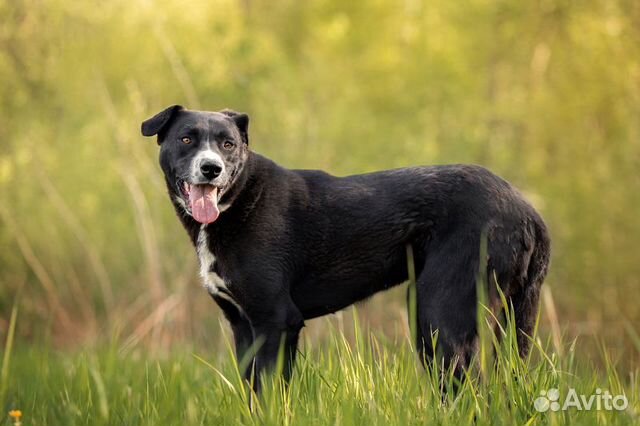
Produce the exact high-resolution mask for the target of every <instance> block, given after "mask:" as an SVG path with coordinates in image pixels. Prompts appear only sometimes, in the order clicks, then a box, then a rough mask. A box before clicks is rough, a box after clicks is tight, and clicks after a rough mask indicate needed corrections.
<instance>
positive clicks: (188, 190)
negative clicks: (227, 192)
mask: <svg viewBox="0 0 640 426" xmlns="http://www.w3.org/2000/svg"><path fill="white" fill-rule="evenodd" d="M180 189H181V190H182V195H183V196H184V197H185V199H186V201H187V203H188V210H187V212H188V213H190V214H191V216H193V218H194V219H195V220H196V221H198V222H200V223H202V224H209V223H213V222H215V221H216V219H218V216H219V215H220V210H219V209H218V201H219V200H220V196H219V194H220V190H219V189H218V187H217V186H214V185H209V184H190V183H188V182H182V183H181V185H180Z"/></svg>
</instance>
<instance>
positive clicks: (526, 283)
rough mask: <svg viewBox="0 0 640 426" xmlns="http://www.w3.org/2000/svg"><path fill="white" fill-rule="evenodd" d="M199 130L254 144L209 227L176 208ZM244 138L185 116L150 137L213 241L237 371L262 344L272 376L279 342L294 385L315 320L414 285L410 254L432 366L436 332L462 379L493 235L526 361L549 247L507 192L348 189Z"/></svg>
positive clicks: (404, 176) (236, 128) (475, 177)
mask: <svg viewBox="0 0 640 426" xmlns="http://www.w3.org/2000/svg"><path fill="white" fill-rule="evenodd" d="M225 117H227V119H226V121H225ZM193 128H197V130H198V132H200V133H198V134H200V135H202V134H207V135H210V136H211V138H213V135H216V134H218V133H220V132H223V131H224V132H227V133H228V134H230V135H233V137H234V138H236V139H237V140H238V142H243V143H242V144H240V146H238V147H237V148H236V150H235V152H234V153H229V154H220V155H222V156H223V157H224V161H225V164H226V165H227V167H229V168H230V170H232V171H231V172H230V174H232V176H231V177H230V178H229V179H230V180H229V182H228V183H227V184H226V186H225V187H224V188H223V189H221V191H222V195H221V199H220V205H221V206H227V207H226V210H225V211H223V212H222V213H221V214H220V216H219V217H218V218H217V220H216V221H215V222H214V223H211V224H209V225H207V226H203V225H201V224H200V223H198V222H196V221H195V220H194V219H193V218H192V217H191V215H190V214H189V212H188V211H187V210H185V208H184V206H183V204H181V203H180V202H179V200H180V195H181V194H180V185H179V183H178V180H179V179H181V176H184V170H183V169H184V168H185V167H187V165H188V164H189V160H190V158H192V156H193V153H192V152H191V153H190V151H189V150H190V149H191V150H195V149H197V148H196V147H195V145H194V147H191V148H186V147H184V146H179V143H178V142H175V141H176V140H177V139H178V138H179V137H180V136H181V134H182V133H184V132H186V131H190V130H189V129H193ZM247 128H248V116H247V115H246V114H239V113H235V112H231V111H223V112H222V113H209V112H199V111H188V110H185V109H182V108H181V107H175V106H174V107H171V108H169V109H167V110H165V111H163V112H161V113H160V114H158V115H156V116H155V117H154V118H152V119H150V120H149V121H147V122H145V124H143V134H145V135H151V134H156V133H159V134H160V136H159V143H160V144H161V154H160V163H161V166H162V169H163V171H164V173H165V178H166V181H167V187H168V190H169V195H170V197H171V200H172V202H173V204H174V207H175V209H176V212H177V214H178V217H179V218H180V220H181V222H182V224H183V225H184V227H185V229H186V231H187V233H188V234H189V236H190V238H191V241H192V242H193V243H194V245H197V244H198V238H199V234H200V232H201V231H202V232H206V236H207V241H208V249H209V250H210V251H211V253H212V254H213V255H214V256H215V262H214V264H213V265H212V270H211V272H214V273H215V274H217V275H218V276H219V277H221V278H222V279H223V280H224V282H225V284H226V288H225V289H224V290H225V291H226V292H227V293H217V294H213V297H214V299H215V300H216V302H218V304H219V306H220V307H221V308H222V310H223V312H224V314H225V316H226V318H227V319H228V320H229V322H230V324H231V327H232V329H233V333H234V337H235V341H236V350H237V356H238V358H242V357H243V355H244V354H245V353H246V351H247V349H248V348H249V346H251V344H252V343H253V342H254V341H255V340H256V339H261V340H262V341H263V343H262V345H261V346H260V348H259V350H258V352H257V354H256V356H255V359H254V363H253V364H252V365H253V367H254V369H253V370H252V369H250V368H249V369H247V372H246V375H247V378H249V377H250V375H251V374H252V371H253V372H255V373H260V372H261V371H263V370H264V369H265V368H269V367H272V366H273V365H274V364H275V362H276V359H277V354H278V350H279V347H280V344H281V342H284V345H285V350H286V354H287V360H288V362H287V365H286V368H285V375H286V376H289V375H290V373H291V368H292V366H293V363H294V361H295V354H296V345H297V341H298V335H299V332H300V330H301V328H302V327H303V325H304V321H305V320H306V319H310V318H315V317H318V316H322V315H326V314H329V313H332V312H336V311H338V310H340V309H343V308H345V307H347V306H349V305H351V304H353V303H354V302H357V301H360V300H363V299H365V298H367V297H369V296H371V295H373V294H374V293H376V292H379V291H382V290H386V289H388V288H390V287H392V286H395V285H397V284H400V283H403V282H405V281H406V280H407V259H406V247H407V245H411V247H412V249H413V252H414V256H415V265H416V276H417V303H418V306H417V308H418V330H419V333H418V334H419V335H418V339H419V340H418V342H417V344H418V347H419V348H421V349H422V352H421V353H422V358H423V360H426V361H428V360H429V359H431V357H432V356H433V352H434V351H433V348H432V347H431V341H432V339H431V333H432V332H435V331H436V330H437V331H438V346H439V352H438V353H439V354H441V355H439V356H442V357H443V359H444V361H445V363H446V364H447V365H449V364H450V363H452V362H455V365H456V371H457V372H458V374H460V373H461V372H462V371H463V369H464V368H465V367H466V366H467V365H468V363H469V360H470V357H471V356H472V354H473V350H474V346H475V342H476V337H477V333H476V302H477V298H476V280H477V272H478V271H479V270H480V264H479V262H480V261H479V253H480V245H481V236H482V235H486V238H487V242H488V253H487V254H488V259H489V260H488V265H487V282H489V283H491V285H490V289H489V295H490V299H491V300H490V301H489V302H490V305H491V306H493V307H496V309H498V308H497V307H498V306H499V299H498V295H497V292H496V291H495V285H496V284H497V285H499V286H500V288H501V290H502V291H503V292H504V294H505V295H506V296H507V298H508V299H509V301H510V302H511V303H512V304H513V307H514V310H515V322H516V325H517V327H518V333H519V338H518V344H519V349H520V352H521V354H522V355H523V356H524V355H525V354H526V353H527V351H528V350H529V347H530V341H529V337H528V336H530V335H531V334H532V332H533V327H534V324H535V320H536V314H537V310H538V299H539V292H540V287H541V285H542V282H543V280H544V278H545V275H546V273H547V268H548V264H549V255H550V241H549V236H548V234H547V229H546V227H545V224H544V222H543V220H542V219H541V217H540V216H539V215H538V213H537V212H536V211H535V210H534V209H533V208H532V207H531V205H530V204H528V203H527V202H526V201H525V200H524V199H523V197H522V196H521V195H520V193H519V192H518V191H517V190H515V189H514V188H513V187H512V186H511V185H510V184H509V183H507V182H506V181H504V180H503V179H501V178H499V177H497V176H496V175H494V174H492V173H491V172H489V171H488V170H486V169H485V168H482V167H479V166H473V165H447V166H430V167H411V168H403V169H396V170H389V171H382V172H377V173H369V174H363V175H354V176H348V177H334V176H331V175H329V174H327V173H325V172H322V171H316V170H289V169H286V168H283V167H280V166H278V165H277V164H275V163H274V162H273V161H271V160H268V159H267V158H265V157H263V156H261V155H259V154H257V153H254V152H251V151H249V149H248V135H247ZM213 269H215V270H213ZM496 279H497V283H496ZM491 287H492V288H491ZM255 386H256V388H258V387H259V374H256V376H255Z"/></svg>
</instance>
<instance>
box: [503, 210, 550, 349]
mask: <svg viewBox="0 0 640 426" xmlns="http://www.w3.org/2000/svg"><path fill="white" fill-rule="evenodd" d="M536 216H537V215H536ZM531 225H532V228H531V229H530V230H531V231H532V232H531V235H532V236H533V250H532V252H531V257H530V259H529V265H528V267H527V273H526V277H525V280H524V283H523V284H524V285H523V286H521V287H519V288H518V290H517V291H516V292H515V294H514V295H512V297H511V302H512V303H513V309H514V316H515V318H514V319H515V323H516V327H517V333H518V349H519V351H520V355H521V356H522V357H524V356H526V355H527V354H528V353H529V349H530V347H531V340H530V339H531V336H532V334H533V331H534V327H535V323H536V318H537V315H538V305H539V300H540V288H541V287H542V283H543V282H544V279H545V278H546V276H547V272H548V270H549V260H550V256H551V239H550V238H549V233H548V231H547V227H546V225H545V224H544V222H543V221H542V219H541V218H540V217H539V216H538V217H536V218H535V220H534V221H533V223H532V224H531Z"/></svg>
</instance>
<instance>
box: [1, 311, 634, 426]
mask: <svg viewBox="0 0 640 426" xmlns="http://www.w3.org/2000/svg"><path fill="white" fill-rule="evenodd" d="M14 321H15V320H14ZM327 324H329V322H328V321H327ZM509 330H510V329H509V328H508V329H507V330H506V331H505V334H504V335H503V337H502V340H501V341H500V342H498V340H497V339H495V336H493V335H492V336H491V337H490V338H489V341H490V343H489V345H491V349H493V350H490V351H488V353H490V354H492V358H493V359H492V360H491V362H492V365H493V367H490V368H489V369H488V370H487V371H485V372H484V373H482V374H480V369H479V368H478V367H477V365H478V364H479V363H475V364H474V367H473V368H472V369H471V370H470V371H469V372H468V377H467V380H465V381H464V383H463V385H462V387H461V389H460V391H459V392H458V393H457V394H454V393H452V392H449V393H446V394H445V396H444V397H442V393H441V385H442V383H441V381H440V380H439V377H440V375H439V372H438V369H437V366H434V367H433V368H432V369H431V370H430V371H429V372H425V371H424V370H423V369H422V367H421V366H420V363H419V362H418V360H417V356H416V354H415V352H414V348H413V347H412V346H411V345H410V343H409V340H408V339H406V338H399V339H398V340H389V339H387V338H384V337H380V336H377V335H375V334H369V333H367V332H365V331H363V329H362V327H360V326H359V325H358V324H357V323H356V325H355V326H354V339H353V341H348V340H347V338H345V336H344V334H343V333H341V332H340V331H338V330H337V329H335V328H334V329H332V330H331V331H330V332H329V336H330V337H329V340H328V343H327V344H326V345H323V346H324V347H318V346H317V345H315V344H311V343H310V342H309V341H305V342H304V344H303V347H302V350H301V353H300V355H299V358H298V364H297V367H296V372H295V376H294V378H293V380H292V382H291V383H290V385H289V386H287V385H285V384H284V383H283V382H282V381H281V380H280V379H279V378H278V377H276V376H269V377H268V378H267V379H266V381H265V386H264V393H263V394H262V395H261V396H260V397H259V398H256V397H255V396H254V395H252V394H251V393H250V392H249V391H248V389H247V387H246V386H245V385H244V384H243V382H242V380H241V379H240V375H239V373H238V368H237V365H236V363H235V362H234V361H233V356H232V349H231V345H230V344H227V347H226V348H223V349H222V350H219V351H217V354H218V355H217V356H215V357H213V358H212V357H211V356H210V355H209V354H203V353H189V352H188V351H186V350H185V351H177V352H176V353H173V354H171V355H167V356H165V357H162V358H160V359H153V360H152V359H145V358H144V357H143V356H141V354H143V353H144V352H132V353H128V354H126V355H124V354H123V353H122V352H121V351H119V350H118V347H119V346H118V345H117V344H115V343H114V344H113V345H110V346H108V347H104V348H101V349H92V350H87V351H84V352H79V353H75V354H69V353H68V352H64V353H62V352H55V351H52V350H51V349H44V350H43V349H42V348H41V347H28V346H26V347H18V346H14V348H13V353H12V357H11V362H10V365H9V364H8V363H7V365H4V364H3V369H8V374H7V380H8V387H7V390H8V392H7V396H6V400H5V401H4V405H3V407H4V409H5V413H7V412H8V411H9V410H11V409H20V410H22V412H23V418H22V424H23V425H24V426H28V425H174V424H175V425H227V424H228V425H237V424H242V425H366V426H373V425H424V424H441V425H460V424H478V425H495V424H505V425H513V424H551V425H556V424H571V423H576V424H599V425H602V424H607V425H609V424H611V425H617V424H637V422H638V419H639V417H638V416H639V413H640V411H639V410H640V407H639V405H638V396H639V394H638V393H639V391H640V378H639V377H640V376H639V375H638V371H636V372H634V373H632V374H630V375H629V376H626V377H625V376H621V375H620V373H619V371H618V369H617V368H616V366H615V363H614V362H613V361H612V360H611V359H610V358H609V357H608V356H606V351H603V356H602V359H601V360H598V363H597V364H599V365H601V366H602V367H601V368H596V367H595V365H596V364H595V361H594V362H593V363H592V362H585V360H584V359H581V361H580V362H578V359H579V358H580V357H577V355H578V354H579V349H578V345H577V344H576V342H575V341H574V342H571V343H570V344H567V343H566V342H563V345H564V346H565V350H564V355H563V356H558V355H557V354H555V353H553V352H551V350H550V349H549V347H550V344H549V343H543V342H541V341H540V339H535V341H534V344H533V348H532V351H531V354H530V356H529V357H528V359H526V360H524V361H523V360H521V359H520V358H519V357H518V356H517V354H516V348H515V344H514V338H515V336H514V335H513V333H512V332H511V331H509ZM9 349H10V348H9ZM485 349H486V348H485ZM5 356H6V353H5ZM5 372H6V371H3V373H5ZM444 375H445V376H447V377H448V379H447V380H445V383H444V386H445V387H448V386H449V385H451V378H450V375H447V374H446V373H445V374H444ZM551 388H558V389H559V390H560V393H561V395H566V394H567V393H568V392H569V389H570V388H575V390H576V392H577V394H584V395H586V396H587V397H588V396H590V395H596V394H597V390H598V389H600V390H601V391H602V392H604V391H605V390H608V391H609V392H611V393H612V394H614V395H615V394H625V395H626V397H627V398H628V400H629V406H628V407H627V408H626V410H624V411H615V410H610V411H608V410H603V409H601V410H594V409H592V410H590V411H587V410H578V409H576V408H570V409H569V410H568V411H558V412H552V411H548V412H545V413H539V412H537V411H536V410H535V408H534V400H535V399H536V398H537V397H539V396H540V392H541V391H542V390H548V389H551ZM562 400H563V398H562V397H561V399H560V402H562ZM250 406H252V407H253V408H250ZM594 406H595V404H594ZM0 424H12V423H11V420H10V418H9V417H8V416H7V417H6V420H5V421H4V422H0Z"/></svg>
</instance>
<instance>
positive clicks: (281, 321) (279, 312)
mask: <svg viewBox="0 0 640 426" xmlns="http://www.w3.org/2000/svg"><path fill="white" fill-rule="evenodd" d="M251 323H252V325H253V331H254V336H255V338H256V340H257V342H258V344H259V349H258V351H257V353H256V359H255V370H254V377H253V379H254V382H253V383H254V386H253V387H254V390H255V391H256V392H259V391H260V376H261V374H262V373H263V372H265V371H267V370H270V369H273V367H275V365H276V363H277V361H278V354H279V353H280V348H282V350H283V356H284V365H283V371H282V374H283V376H284V378H285V380H287V381H288V380H289V379H290V378H291V374H292V372H293V367H294V364H295V358H296V351H297V346H298V336H299V334H300V330H301V329H302V327H303V326H304V319H303V317H302V314H301V313H300V311H299V310H298V308H297V307H296V306H295V305H294V304H293V302H292V301H291V300H287V302H286V303H280V304H278V305H277V306H274V309H272V310H270V311H266V312H265V311H263V312H262V313H261V314H260V315H257V316H256V317H255V318H252V320H251Z"/></svg>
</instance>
